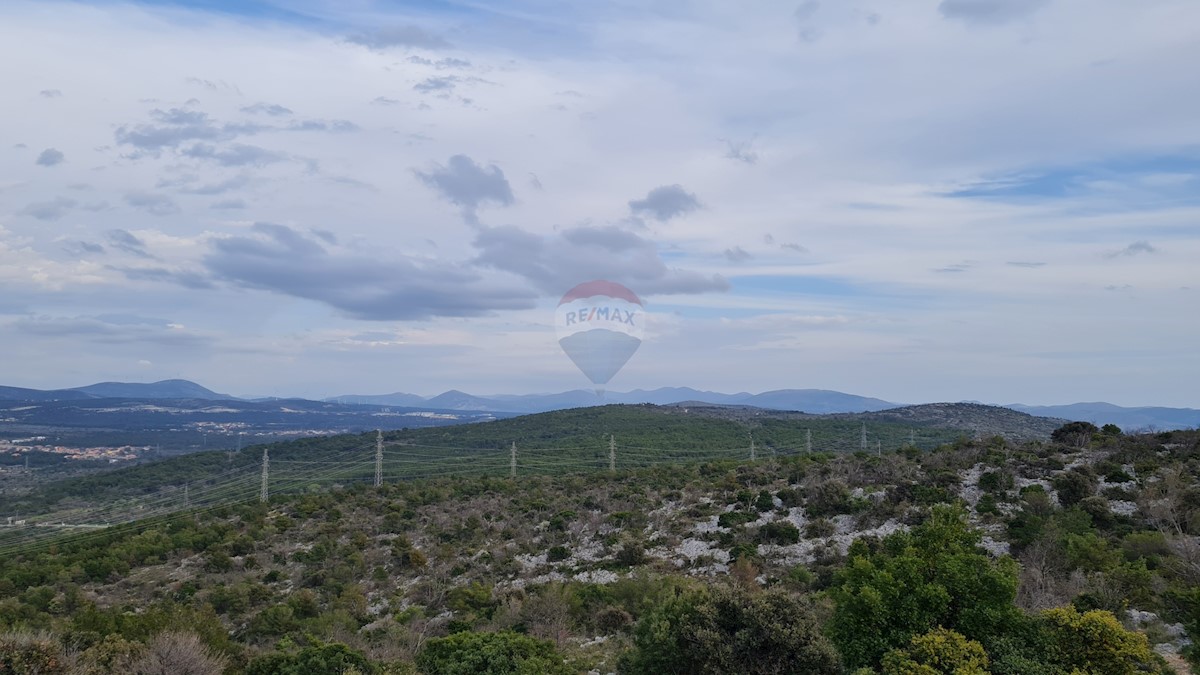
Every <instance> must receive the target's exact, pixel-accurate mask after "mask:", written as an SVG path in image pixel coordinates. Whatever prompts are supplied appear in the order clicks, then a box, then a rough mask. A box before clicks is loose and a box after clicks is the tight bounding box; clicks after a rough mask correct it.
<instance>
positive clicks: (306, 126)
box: [285, 120, 358, 133]
mask: <svg viewBox="0 0 1200 675" xmlns="http://www.w3.org/2000/svg"><path fill="white" fill-rule="evenodd" d="M285 128H286V129H287V130H288V131H332V132H334V133H345V132H347V131H358V125H357V124H355V123H354V122H351V121H350V120H298V121H295V122H291V123H290V124H288V125H287V127H285Z"/></svg>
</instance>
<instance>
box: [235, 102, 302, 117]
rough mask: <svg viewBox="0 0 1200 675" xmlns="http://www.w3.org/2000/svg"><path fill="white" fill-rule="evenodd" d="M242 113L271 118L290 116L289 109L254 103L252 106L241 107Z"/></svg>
mask: <svg viewBox="0 0 1200 675" xmlns="http://www.w3.org/2000/svg"><path fill="white" fill-rule="evenodd" d="M241 110H242V112H244V113H251V114H256V115H269V116H271V117H287V116H288V115H291V114H292V111H291V109H290V108H286V107H284V106H281V105H279V104H278V103H255V104H254V105H247V106H242V109H241Z"/></svg>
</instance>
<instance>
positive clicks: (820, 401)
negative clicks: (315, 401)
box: [326, 387, 899, 414]
mask: <svg viewBox="0 0 1200 675" xmlns="http://www.w3.org/2000/svg"><path fill="white" fill-rule="evenodd" d="M393 396H396V397H404V398H396V399H392V398H391V397H393ZM410 396H412V395H411V394H387V395H383V396H378V397H368V396H360V397H354V396H336V397H333V398H331V399H326V400H330V401H339V402H341V401H345V402H347V403H350V402H353V403H370V404H373V405H409V406H413V405H425V406H429V407H432V408H441V409H448V410H489V411H493V412H512V413H538V412H548V411H551V410H564V409H567V408H584V407H589V406H596V405H605V404H608V403H630V404H638V403H652V404H654V405H671V404H674V403H680V402H683V401H702V402H704V403H712V404H717V405H748V406H755V407H759V408H770V409H774V410H801V411H804V412H809V413H820V414H823V413H846V412H870V411H873V410H883V409H886V408H894V407H896V406H897V405H899V404H896V403H889V402H887V401H882V400H880V399H877V398H867V397H864V396H855V395H853V394H844V393H842V392H838V391H826V390H823V389H783V390H779V391H770V392H765V393H762V394H750V393H746V392H741V393H737V394H723V393H720V392H713V391H700V390H697V389H692V388H690V387H662V388H660V389H652V390H644V389H636V390H634V391H629V392H618V391H609V392H605V393H603V394H597V393H596V392H594V391H588V390H586V389H574V390H571V391H564V392H561V393H557V394H522V395H513V394H508V395H496V396H474V395H471V394H467V393H465V392H462V391H457V390H451V391H448V392H446V393H444V394H439V395H438V396H435V397H433V398H430V399H423V398H421V397H412V398H408V397H410ZM385 401H386V402H385ZM400 401H404V403H401V402H400Z"/></svg>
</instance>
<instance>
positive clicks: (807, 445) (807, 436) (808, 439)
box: [804, 429, 812, 455]
mask: <svg viewBox="0 0 1200 675" xmlns="http://www.w3.org/2000/svg"><path fill="white" fill-rule="evenodd" d="M804 450H805V451H806V452H808V454H810V455H811V454H812V429H805V430H804Z"/></svg>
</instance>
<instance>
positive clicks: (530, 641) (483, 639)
mask: <svg viewBox="0 0 1200 675" xmlns="http://www.w3.org/2000/svg"><path fill="white" fill-rule="evenodd" d="M417 668H418V669H419V670H420V671H421V672H422V673H425V675H572V674H573V673H574V672H575V670H574V669H573V668H571V667H569V666H568V665H567V664H565V663H564V662H563V657H562V655H561V654H559V653H558V651H557V650H556V649H555V648H554V645H553V644H552V643H550V642H547V641H544V640H537V639H534V638H531V637H528V636H525V635H521V634H519V633H513V632H500V633H474V632H464V633H456V634H454V635H451V636H449V637H445V638H433V639H432V640H430V641H429V642H428V643H426V645H425V647H424V648H423V649H422V650H421V652H420V653H419V654H417ZM264 675H265V674H264Z"/></svg>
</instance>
